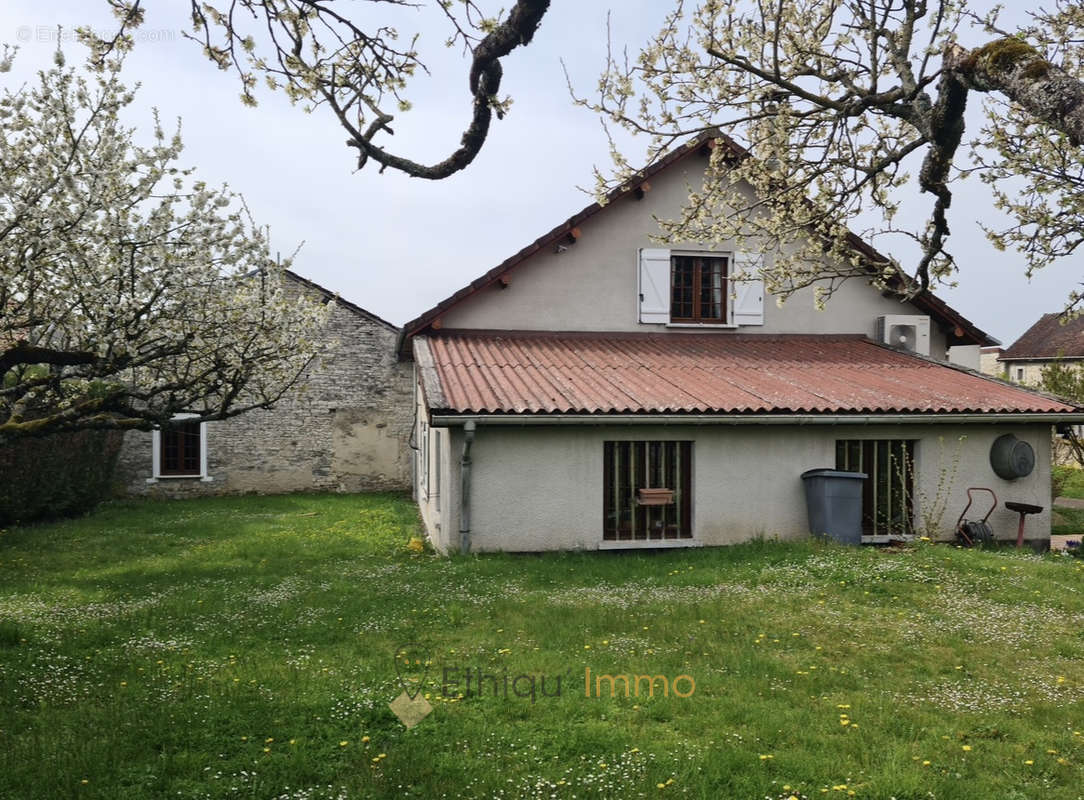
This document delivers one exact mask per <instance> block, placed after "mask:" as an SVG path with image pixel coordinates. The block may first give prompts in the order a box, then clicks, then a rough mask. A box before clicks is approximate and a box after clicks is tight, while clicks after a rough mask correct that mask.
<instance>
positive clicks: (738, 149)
mask: <svg viewBox="0 0 1084 800" xmlns="http://www.w3.org/2000/svg"><path fill="white" fill-rule="evenodd" d="M710 146H717V147H725V148H726V149H727V150H728V151H729V152H730V154H731V156H732V157H733V158H738V159H740V158H747V157H749V151H748V150H746V149H745V148H744V147H742V146H741V145H740V144H738V143H737V142H736V141H735V140H734V139H732V138H731V137H730V136H727V135H726V134H725V133H723V132H722V131H720V130H717V129H714V128H713V129H709V130H707V131H704V132H702V133H700V134H699V135H697V136H694V137H693V138H692V139H690V140H689V141H688V142H686V143H685V144H683V145H679V146H678V147H675V148H674V149H673V150H671V151H670V152H669V153H666V154H665V155H664V156H662V157H661V158H660V159H659V160H658V161H656V162H654V163H653V164H651V165H649V166H647V167H645V168H644V169H642V170H640V172H639V173H638V174H637V175H636V177H634V178H630V179H629V181H627V182H626V183H625V184H624V185H622V186H618V187H617V188H615V189H612V190H611V191H610V192H609V194H607V195H606V202H605V203H591V204H590V205H589V206H587V207H586V208H584V209H582V210H580V211H579V212H577V213H576V214H573V215H572V216H571V217H569V218H568V219H566V220H565V221H564V222H562V223H561V224H560V225H558V226H557V227H555V228H553V229H552V230H551V231H549V232H548V233H544V234H543V235H542V236H539V237H538V238H537V239H535V240H534V241H533V242H531V243H530V244H529V245H527V246H526V247H524V248H523V249H522V250H520V251H519V252H518V253H516V254H514V255H512V256H509V257H508V258H506V259H505V260H504V261H502V262H501V263H500V264H498V265H497V266H495V267H493V269H491V270H489V271H488V272H486V273H485V274H484V275H482V276H481V277H479V278H476V279H475V280H473V281H471V282H470V283H469V284H467V285H466V286H464V287H463V288H462V289H460V290H459V291H458V292H456V293H455V294H453V295H451V296H450V297H446V298H445V299H444V300H441V301H440V302H439V303H437V304H436V305H435V306H434V307H433V308H431V309H429V310H428V311H426V312H424V313H423V314H421V315H420V316H418V317H416V318H415V319H412V320H410V321H409V322H407V323H406V324H404V325H403V329H402V331H401V332H400V334H399V347H398V352H399V357H400V358H404V357H409V355H410V338H411V337H413V336H415V335H417V334H419V333H422V332H424V331H425V330H426V329H427V328H428V327H429V325H430V324H432V323H433V321H434V320H436V319H438V318H439V317H440V315H441V314H443V313H444V312H445V311H447V310H448V309H449V308H452V307H453V306H455V305H457V304H458V303H460V302H462V301H463V300H466V299H467V298H469V297H471V296H472V295H473V294H475V293H476V292H478V291H480V290H481V289H484V288H485V287H487V286H489V285H491V284H493V283H494V282H495V281H498V280H500V278H501V276H502V275H504V274H505V273H507V272H508V271H510V270H511V269H512V268H513V267H515V266H517V265H518V264H520V263H521V262H523V261H526V260H527V259H528V258H530V257H531V256H533V255H534V254H535V253H537V252H539V251H540V250H544V249H546V248H549V247H551V246H552V245H553V244H554V243H556V242H559V241H561V240H562V239H564V238H565V237H567V236H568V235H569V232H570V231H571V230H572V229H573V228H575V227H577V226H578V225H579V224H580V223H582V222H583V221H585V220H586V219H588V218H589V217H592V216H594V215H595V214H597V213H598V212H600V211H602V210H603V209H604V208H606V207H607V206H609V205H610V204H611V203H613V202H614V201H615V200H617V199H619V198H621V197H625V196H626V195H630V194H632V193H634V192H635V191H636V190H637V188H638V187H639V186H640V185H641V184H643V183H644V182H645V181H647V180H648V179H649V178H651V177H653V176H654V175H657V174H658V173H660V172H662V171H663V170H665V169H667V168H668V167H671V166H673V165H675V164H677V163H679V162H681V161H683V160H684V159H686V158H688V157H689V156H692V155H696V154H698V153H704V152H705V149H704V148H706V147H710ZM848 240H849V243H850V245H851V246H852V247H853V248H854V249H855V251H857V252H858V253H859V254H860V255H862V256H863V257H864V258H866V259H868V261H869V262H870V263H871V264H876V265H883V264H888V263H889V262H890V259H889V258H888V256H886V255H884V254H883V253H881V252H879V251H878V250H877V249H876V248H874V247H873V245H871V244H870V243H869V242H867V241H865V240H864V239H862V238H861V237H860V236H858V235H857V234H855V233H853V232H848ZM878 271H879V270H878ZM890 284H891V285H893V287H894V288H895V289H896V290H897V291H898V290H899V288H900V286H902V284H903V278H902V276H901V277H899V278H898V279H895V280H893V281H890ZM911 303H912V304H913V305H914V306H915V307H916V308H918V309H919V310H920V311H925V312H926V313H927V314H929V315H930V317H932V318H933V319H934V320H936V321H938V322H940V323H941V324H942V325H944V326H945V327H946V329H947V330H948V333H949V344H979V345H995V344H1000V342H999V341H998V340H997V339H994V338H993V337H992V336H990V334H988V333H986V332H985V331H983V330H981V329H980V328H979V327H978V326H977V325H975V323H973V322H971V320H969V319H967V318H965V317H964V316H963V315H962V314H960V312H958V311H956V310H955V309H954V308H952V307H950V306H949V305H948V303H946V302H945V301H944V300H942V299H941V298H939V297H937V296H936V295H935V294H933V292H930V291H925V292H922V293H920V294H918V295H916V296H915V297H913V298H912V299H911Z"/></svg>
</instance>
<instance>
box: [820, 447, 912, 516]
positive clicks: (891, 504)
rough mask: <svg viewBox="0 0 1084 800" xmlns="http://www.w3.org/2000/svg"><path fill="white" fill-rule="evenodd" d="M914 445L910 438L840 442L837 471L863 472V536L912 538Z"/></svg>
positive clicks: (837, 448) (837, 453)
mask: <svg viewBox="0 0 1084 800" xmlns="http://www.w3.org/2000/svg"><path fill="white" fill-rule="evenodd" d="M914 465H915V443H914V441H913V440H910V439H841V440H838V441H837V442H836V469H841V470H847V471H849V472H864V473H866V476H867V477H866V480H865V482H864V485H863V487H862V535H863V536H878V537H881V536H886V537H887V536H909V535H911V534H912V533H913V532H914V520H913V505H914V502H913V501H914V495H915V485H914Z"/></svg>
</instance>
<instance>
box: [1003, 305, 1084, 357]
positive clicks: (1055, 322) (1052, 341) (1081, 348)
mask: <svg viewBox="0 0 1084 800" xmlns="http://www.w3.org/2000/svg"><path fill="white" fill-rule="evenodd" d="M1063 319H1064V316H1063V315H1062V314H1043V315H1042V316H1041V317H1039V320H1038V321H1037V322H1036V323H1035V324H1034V325H1032V326H1031V327H1030V328H1028V329H1027V330H1026V331H1024V333H1023V335H1022V336H1021V337H1020V338H1019V339H1017V340H1016V341H1015V342H1013V343H1012V345H1011V346H1010V347H1009V348H1008V349H1006V350H1005V351H1004V352H1003V353H1002V354H1001V360H1002V361H1007V360H1009V359H1012V358H1023V359H1042V358H1080V357H1081V356H1084V316H1080V317H1074V318H1073V319H1070V320H1067V321H1066V322H1065V324H1064V325H1063V324H1062V320H1063Z"/></svg>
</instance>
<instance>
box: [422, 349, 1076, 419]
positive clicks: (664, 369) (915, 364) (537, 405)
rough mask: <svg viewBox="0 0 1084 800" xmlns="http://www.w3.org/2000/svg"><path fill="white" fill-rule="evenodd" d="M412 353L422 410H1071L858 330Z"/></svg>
mask: <svg viewBox="0 0 1084 800" xmlns="http://www.w3.org/2000/svg"><path fill="white" fill-rule="evenodd" d="M416 356H417V360H418V366H419V368H420V369H421V371H422V375H423V380H425V383H426V386H427V402H428V404H429V407H430V408H432V409H434V410H441V411H447V412H452V413H463V414H482V413H487V414H499V413H512V414H563V413H569V414H595V413H597V414H627V413H684V412H689V413H701V414H704V413H759V414H763V413H796V414H797V413H800V414H809V413H834V414H845V413H856V414H880V413H891V414H896V413H988V412H989V413H1013V412H1021V413H1046V412H1052V413H1058V412H1062V413H1065V412H1072V411H1075V410H1076V409H1074V407H1073V406H1069V405H1066V404H1065V403H1061V402H1058V401H1056V400H1053V399H1051V398H1048V397H1046V396H1044V395H1041V394H1038V393H1036V392H1032V391H1028V390H1025V389H1021V388H1018V387H1015V386H1010V385H1008V384H1005V383H1002V382H1000V381H996V380H992V379H990V378H986V377H983V376H981V375H979V374H978V373H974V372H970V371H967V370H963V369H957V368H955V367H951V366H947V365H944V364H941V363H938V362H935V361H933V360H930V359H925V358H920V357H917V356H914V355H911V354H907V353H903V352H900V351H897V350H894V349H892V348H889V347H885V346H882V345H878V344H875V343H874V342H872V341H870V340H868V339H866V338H864V337H861V336H831V335H786V336H772V335H758V334H731V335H727V334H700V333H696V334H693V333H690V334H676V333H675V334H611V333H601V334H599V333H592V334H583V333H553V334H550V333H531V332H470V333H465V332H451V331H449V332H446V333H441V334H440V335H435V336H430V337H418V339H417V344H416Z"/></svg>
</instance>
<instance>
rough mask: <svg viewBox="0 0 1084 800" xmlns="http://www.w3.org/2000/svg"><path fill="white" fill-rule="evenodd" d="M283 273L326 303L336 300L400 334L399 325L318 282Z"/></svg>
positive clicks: (287, 272) (292, 273) (291, 273)
mask: <svg viewBox="0 0 1084 800" xmlns="http://www.w3.org/2000/svg"><path fill="white" fill-rule="evenodd" d="M283 271H284V272H285V273H286V275H287V276H288V277H290V278H292V279H293V280H295V281H297V282H298V283H300V284H301V285H302V286H306V287H308V288H309V289H312V290H313V291H314V292H318V293H319V294H321V295H323V297H324V302H328V301H330V300H332V299H334V300H335V302H336V303H338V304H339V305H340V306H342V307H343V308H348V309H350V310H351V311H353V312H354V313H355V314H357V315H359V316H361V317H364V318H365V319H368V320H371V321H372V322H376V323H377V324H379V325H383V326H384V327H386V328H388V330H390V331H392V332H394V333H398V332H399V326H398V325H393V324H392V323H390V322H388V321H387V320H386V319H382V318H381V317H378V316H377V315H376V314H374V313H373V312H371V311H366V310H365V309H364V308H362V307H361V306H359V305H356V304H354V303H351V302H350V301H349V300H344V299H343V298H341V297H340V296H339V295H338V294H336V293H335V292H333V291H331V290H330V289H325V288H324V287H323V286H321V285H320V284H318V283H317V282H316V281H310V280H309V279H308V278H303V277H301V276H300V275H298V274H297V273H296V272H294V271H293V270H289V269H287V270H283Z"/></svg>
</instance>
